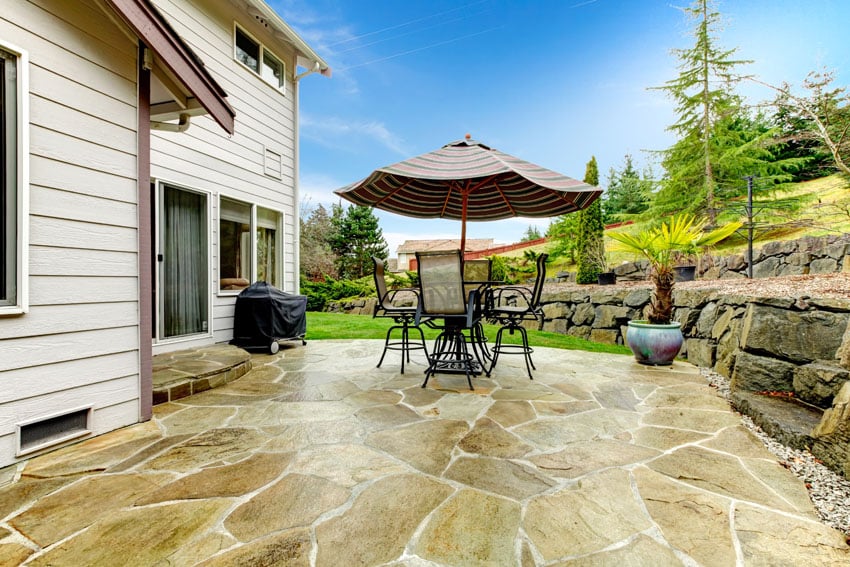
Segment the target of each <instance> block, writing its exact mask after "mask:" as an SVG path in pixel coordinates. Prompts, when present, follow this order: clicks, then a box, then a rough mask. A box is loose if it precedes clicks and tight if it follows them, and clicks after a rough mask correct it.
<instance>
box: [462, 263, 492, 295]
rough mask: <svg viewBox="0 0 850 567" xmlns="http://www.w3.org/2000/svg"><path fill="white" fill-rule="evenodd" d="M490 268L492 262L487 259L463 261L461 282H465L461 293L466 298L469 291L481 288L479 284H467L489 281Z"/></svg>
mask: <svg viewBox="0 0 850 567" xmlns="http://www.w3.org/2000/svg"><path fill="white" fill-rule="evenodd" d="M492 266H493V261H492V260H490V259H489V258H481V259H477V260H464V261H463V281H464V282H467V283H465V284H464V286H463V292H464V293H465V294H466V297H469V293H470V292H471V291H473V290H477V289H480V288H481V284H475V283H468V282H488V281H490V277H491V275H490V273H491V269H492Z"/></svg>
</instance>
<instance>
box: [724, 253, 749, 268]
mask: <svg viewBox="0 0 850 567" xmlns="http://www.w3.org/2000/svg"><path fill="white" fill-rule="evenodd" d="M746 267H747V257H746V256H744V255H743V254H733V255H732V256H728V257H727V258H726V269H727V270H734V271H736V272H737V271H740V270H743V269H746Z"/></svg>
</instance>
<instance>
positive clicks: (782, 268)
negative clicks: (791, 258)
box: [776, 264, 809, 276]
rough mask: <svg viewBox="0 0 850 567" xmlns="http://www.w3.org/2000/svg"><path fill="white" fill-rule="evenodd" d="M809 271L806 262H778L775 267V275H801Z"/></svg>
mask: <svg viewBox="0 0 850 567" xmlns="http://www.w3.org/2000/svg"><path fill="white" fill-rule="evenodd" d="M808 273H809V267H808V266H807V265H806V264H780V265H779V267H778V268H777V269H776V275H777V276H801V275H804V274H808Z"/></svg>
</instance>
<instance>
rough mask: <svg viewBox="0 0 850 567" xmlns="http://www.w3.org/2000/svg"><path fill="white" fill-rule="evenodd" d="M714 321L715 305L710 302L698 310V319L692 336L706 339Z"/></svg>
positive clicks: (715, 315)
mask: <svg viewBox="0 0 850 567" xmlns="http://www.w3.org/2000/svg"><path fill="white" fill-rule="evenodd" d="M715 321H717V303H715V302H713V301H712V302H711V303H709V304H707V305H706V306H705V307H703V308H702V310H700V312H699V318H698V319H697V324H696V326H695V328H694V335H696V336H698V337H708V336H709V333H711V328H712V327H713V326H714V323H715Z"/></svg>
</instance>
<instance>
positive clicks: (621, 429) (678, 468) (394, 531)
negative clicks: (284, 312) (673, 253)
mask: <svg viewBox="0 0 850 567" xmlns="http://www.w3.org/2000/svg"><path fill="white" fill-rule="evenodd" d="M380 350H381V343H380V342H379V341H364V340H358V341H312V342H309V343H308V344H307V345H306V346H290V347H288V348H282V349H281V351H280V352H279V353H278V354H276V355H256V354H255V355H252V356H251V361H250V363H251V366H252V369H251V370H250V371H248V372H247V373H246V374H244V375H243V376H242V377H240V378H238V379H235V380H233V381H230V382H226V383H222V384H217V385H218V386H219V387H216V388H214V389H210V390H207V391H204V392H201V393H198V394H195V395H191V396H189V397H185V398H181V399H178V400H176V401H171V402H167V403H163V404H160V405H157V406H155V408H154V419H153V420H152V421H150V422H148V423H144V424H139V425H136V426H132V427H128V428H125V429H123V430H120V431H116V432H113V433H110V434H107V435H103V436H100V437H97V438H94V439H90V440H87V441H84V442H81V443H78V444H76V445H74V446H71V447H67V448H65V449H61V450H59V451H55V452H53V453H50V454H47V455H44V456H41V457H37V458H34V459H32V460H30V461H29V462H27V463H25V464H24V465H20V466H18V467H16V468H15V469H14V470H13V469H6V470H5V471H0V479H2V478H3V475H4V474H5V476H6V478H8V477H9V476H11V475H14V476H15V477H16V480H15V481H14V482H11V483H7V484H6V485H5V486H3V487H2V488H0V564H3V565H16V564H25V565H34V566H35V565H196V564H202V565H242V564H244V565H273V564H279V565H317V566H325V565H333V566H340V565H409V566H426V565H429V566H433V565H447V566H448V565H451V566H462V565H485V564H486V565H522V566H529V565H615V564H617V565H619V564H629V565H776V564H783V565H794V564H803V563H804V562H805V564H817V565H846V564H848V563H850V549H848V546H847V544H846V542H845V538H844V535H843V534H842V533H840V532H838V531H836V530H833V529H831V528H829V527H827V526H825V525H824V524H822V523H821V522H820V521H818V518H817V515H816V513H815V511H814V508H813V506H812V504H811V503H810V501H809V498H808V494H807V492H806V489H805V487H804V486H803V484H802V482H801V481H799V480H798V479H797V478H796V477H794V476H793V475H792V474H791V473H790V472H789V471H787V470H786V469H785V468H783V467H782V466H780V465H779V464H778V463H777V462H776V460H775V458H774V457H773V456H772V455H771V454H770V453H769V452H767V450H766V449H764V447H763V446H762V444H761V443H760V442H759V441H758V440H757V439H755V438H754V437H753V436H752V435H751V434H750V433H749V432H748V431H747V430H746V429H745V428H744V427H743V426H742V425H741V422H740V418H739V416H738V415H737V414H735V413H734V412H733V411H731V409H730V408H729V405H728V403H727V402H726V401H725V400H724V399H722V398H721V397H719V396H718V395H716V394H715V392H714V391H713V390H712V389H711V388H710V387H708V386H707V385H706V384H705V381H704V379H703V378H702V377H701V376H700V374H699V372H698V369H696V368H695V367H693V366H690V365H688V364H685V363H680V362H677V363H675V364H674V365H673V366H671V367H666V368H665V367H661V368H652V367H644V366H640V365H638V364H636V363H634V361H633V360H632V359H631V358H629V357H626V356H618V355H608V354H594V353H587V352H576V351H564V350H555V349H546V348H539V349H537V350H536V352H535V355H534V358H535V363H536V364H537V368H538V370H537V372H535V374H534V376H535V379H534V381H530V380H528V378H527V375H526V373H525V369H524V365H523V363H522V359H521V357H503V358H502V359H500V361H499V366H498V368H497V370H496V371H495V372H494V374H493V376H492V378H491V379H486V378H483V377H482V378H479V379H477V381H476V382H475V385H476V390H475V391H474V392H470V391H469V390H468V389H467V388H466V378H465V377H464V376H462V375H460V376H450V375H437V376H436V379H434V378H432V380H431V381H430V382H429V384H428V388H427V389H422V388H420V387H419V386H420V383H421V381H422V379H423V376H422V371H423V370H424V359H421V357H420V358H419V359H415V360H414V363H413V364H411V365H410V366H408V368H407V373H406V374H404V375H401V374H399V372H398V360H397V359H392V358H390V357H389V355H388V359H387V360H385V361H384V364H383V365H382V368H375V363H376V362H377V359H378V356H379V354H380ZM414 356H415V355H414Z"/></svg>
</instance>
